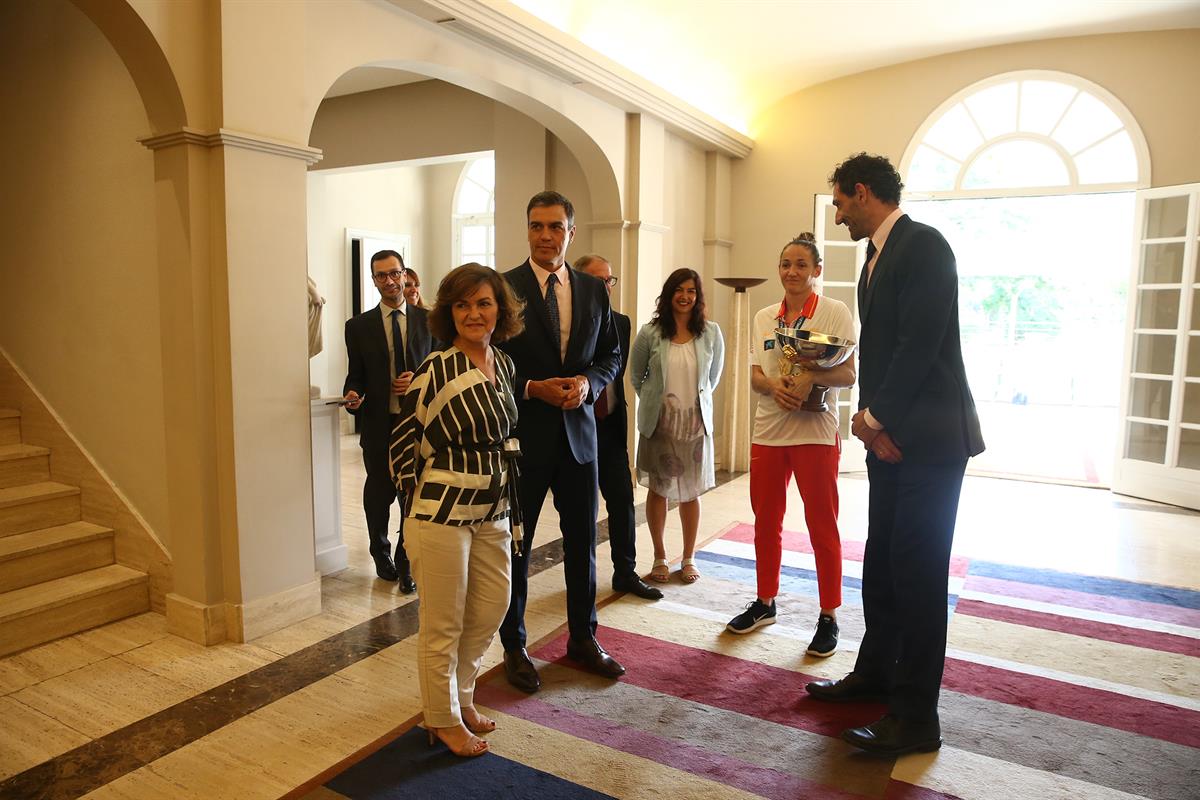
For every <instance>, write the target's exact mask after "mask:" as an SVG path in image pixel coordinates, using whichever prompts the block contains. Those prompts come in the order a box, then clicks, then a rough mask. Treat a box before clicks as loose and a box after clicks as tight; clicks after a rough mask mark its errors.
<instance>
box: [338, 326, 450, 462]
mask: <svg viewBox="0 0 1200 800" xmlns="http://www.w3.org/2000/svg"><path fill="white" fill-rule="evenodd" d="M404 319H405V323H406V325H407V328H406V329H405V331H404V339H405V343H404V358H405V361H406V362H407V365H408V368H409V369H410V370H411V371H413V372H415V371H416V369H417V367H419V366H420V365H421V362H422V361H424V360H425V357H426V356H428V355H429V351H430V350H433V349H438V348H435V347H434V342H433V338H432V336H431V335H430V333H429V324H428V320H429V312H427V311H425V310H424V309H421V308H417V307H415V306H409V307H408V308H406V309H405V316H404ZM346 355H347V356H348V357H349V362H350V364H349V369H348V370H347V372H346V383H345V385H344V386H343V387H342V394H343V395H344V394H346V392H349V391H350V390H351V389H353V390H354V391H356V392H358V393H359V394H360V395H364V396H365V397H366V399H365V400H364V401H363V403H362V405H360V406H359V407H358V409H357V410H355V411H351V412H350V413H351V414H354V415H355V416H356V417H358V419H359V423H360V424H359V432H358V442H359V445H361V446H362V448H363V449H364V450H373V449H381V450H383V451H385V452H386V451H387V447H388V441H389V439H390V437H391V433H392V421H391V414H389V413H388V398H389V397H391V395H392V379H391V372H390V371H389V369H388V345H387V335H386V334H385V333H384V332H383V315H382V313H381V312H380V310H379V306H376V307H375V308H372V309H370V310H369V311H364V312H363V313H361V314H359V315H358V316H355V317H352V318H350V319H348V320H346ZM347 410H349V409H347Z"/></svg>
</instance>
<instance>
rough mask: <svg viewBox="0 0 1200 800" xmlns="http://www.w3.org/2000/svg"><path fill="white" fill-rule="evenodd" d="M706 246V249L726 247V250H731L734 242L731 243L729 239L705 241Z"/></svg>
mask: <svg viewBox="0 0 1200 800" xmlns="http://www.w3.org/2000/svg"><path fill="white" fill-rule="evenodd" d="M704 246H705V247H726V248H730V247H733V242H732V241H730V240H729V239H705V240H704Z"/></svg>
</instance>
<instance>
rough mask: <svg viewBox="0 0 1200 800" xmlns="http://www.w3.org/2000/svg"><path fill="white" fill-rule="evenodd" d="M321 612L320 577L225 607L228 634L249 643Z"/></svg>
mask: <svg viewBox="0 0 1200 800" xmlns="http://www.w3.org/2000/svg"><path fill="white" fill-rule="evenodd" d="M320 613H321V575H320V573H313V579H312V580H311V581H309V582H308V583H303V584H301V585H299V586H293V587H292V588H290V589H284V590H283V591H282V592H276V593H275V594H273V595H269V596H267V597H260V598H258V599H257V600H251V601H250V602H248V603H226V604H225V635H226V636H227V637H228V638H229V640H230V641H234V642H249V641H251V640H252V639H257V638H258V637H260V636H265V635H267V634H268V633H272V632H274V631H277V630H279V629H280V628H286V627H287V626H288V625H291V624H293V623H296V622H300V621H301V620H305V619H308V618H309V617H315V616H316V615H317V614H320Z"/></svg>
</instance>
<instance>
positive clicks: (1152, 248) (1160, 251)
mask: <svg viewBox="0 0 1200 800" xmlns="http://www.w3.org/2000/svg"><path fill="white" fill-rule="evenodd" d="M1182 280H1183V242H1170V243H1168V244H1144V245H1142V279H1141V281H1139V282H1140V283H1179V282H1180V281H1182ZM1171 327H1175V326H1174V325H1172V326H1171Z"/></svg>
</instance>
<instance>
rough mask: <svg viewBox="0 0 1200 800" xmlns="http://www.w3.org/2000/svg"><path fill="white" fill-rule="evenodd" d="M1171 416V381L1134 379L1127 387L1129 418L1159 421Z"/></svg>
mask: <svg viewBox="0 0 1200 800" xmlns="http://www.w3.org/2000/svg"><path fill="white" fill-rule="evenodd" d="M1170 414H1171V381H1170V379H1166V380H1158V379H1156V378H1134V379H1133V380H1132V381H1131V382H1130V385H1129V416H1131V417H1145V418H1146V419H1161V420H1163V421H1164V422H1165V421H1166V419H1167V417H1168V416H1170Z"/></svg>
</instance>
